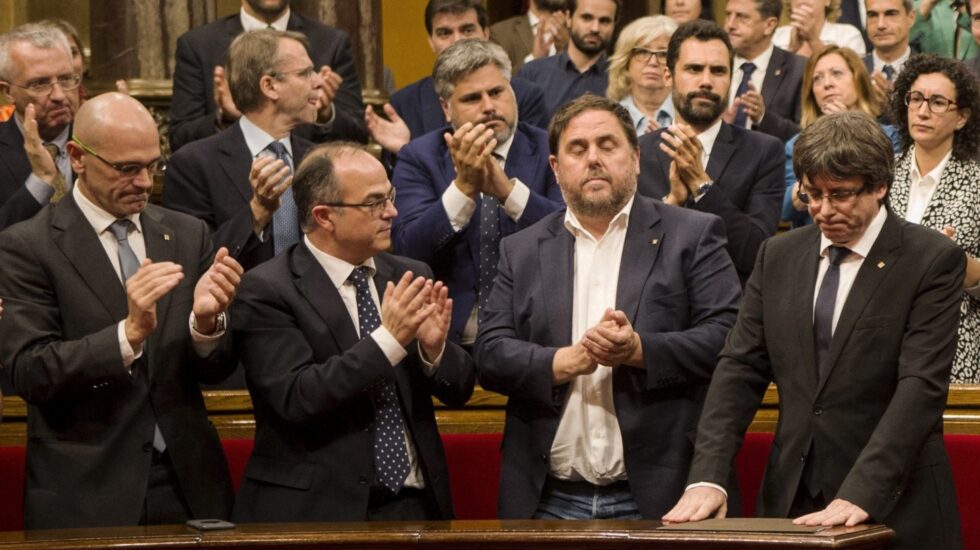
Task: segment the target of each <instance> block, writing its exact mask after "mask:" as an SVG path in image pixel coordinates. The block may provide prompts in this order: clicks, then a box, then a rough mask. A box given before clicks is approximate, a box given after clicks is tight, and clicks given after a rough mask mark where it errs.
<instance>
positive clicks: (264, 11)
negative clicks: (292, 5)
mask: <svg viewBox="0 0 980 550" xmlns="http://www.w3.org/2000/svg"><path fill="white" fill-rule="evenodd" d="M245 1H246V2H248V5H249V7H251V8H252V10H254V11H255V13H258V14H261V15H262V16H264V17H266V18H270V19H271V18H273V17H279V16H280V15H282V12H284V11H285V10H286V8H288V7H289V0H245Z"/></svg>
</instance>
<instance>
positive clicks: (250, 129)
mask: <svg viewBox="0 0 980 550" xmlns="http://www.w3.org/2000/svg"><path fill="white" fill-rule="evenodd" d="M238 124H239V127H240V128H241V129H242V135H243V136H244V137H245V145H246V146H247V147H248V151H249V152H250V153H252V156H253V157H257V156H259V153H261V152H262V151H265V150H266V148H267V147H269V144H270V143H272V142H273V141H278V142H279V143H282V144H283V145H284V146H285V147H286V152H287V153H289V157H290V158H295V157H293V145H292V143H290V140H289V135H286V137H284V138H282V139H279V140H276V138H274V137H272V136H271V135H269V133H268V132H266V131H265V130H263V129H262V128H259V127H258V126H256V125H255V123H254V122H252V121H251V120H249V119H248V115H242V117H241V118H239V119H238Z"/></svg>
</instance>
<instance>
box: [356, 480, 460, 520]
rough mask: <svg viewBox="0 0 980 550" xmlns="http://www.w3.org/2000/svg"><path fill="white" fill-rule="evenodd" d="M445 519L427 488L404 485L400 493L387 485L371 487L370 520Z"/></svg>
mask: <svg viewBox="0 0 980 550" xmlns="http://www.w3.org/2000/svg"><path fill="white" fill-rule="evenodd" d="M440 519H445V518H442V517H441V516H440V514H439V508H438V507H437V506H436V503H435V501H434V500H433V498H432V497H431V496H430V495H429V492H428V491H426V490H425V489H413V488H410V487H402V489H401V490H400V491H398V494H395V493H392V492H391V491H390V490H388V488H387V487H379V486H376V487H371V496H370V498H369V499H368V510H367V520H368V521H434V520H440Z"/></svg>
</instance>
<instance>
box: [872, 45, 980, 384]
mask: <svg viewBox="0 0 980 550" xmlns="http://www.w3.org/2000/svg"><path fill="white" fill-rule="evenodd" d="M891 109H892V115H893V116H894V118H895V122H896V124H897V125H898V134H899V137H900V139H901V144H902V154H901V155H900V156H899V157H898V159H897V161H896V163H895V181H894V182H893V183H892V188H891V191H890V192H889V195H888V203H889V205H890V206H891V209H892V211H893V212H894V213H895V214H896V215H897V216H901V217H903V218H905V219H906V220H908V221H910V222H914V223H918V224H921V225H924V226H926V227H931V228H933V229H936V230H937V231H942V232H943V233H945V234H946V235H947V236H949V237H950V238H952V239H953V240H955V241H956V243H957V244H959V245H960V246H961V247H962V248H963V250H964V251H965V252H966V259H967V264H966V278H965V279H964V281H963V286H964V289H965V291H964V293H963V302H962V304H961V305H960V328H959V343H958V344H957V347H956V359H955V361H954V363H953V373H952V375H951V377H950V381H951V382H953V383H970V384H975V383H978V382H980V260H978V259H977V256H978V255H980V187H978V184H980V164H978V163H977V162H976V161H975V160H973V157H974V155H975V154H976V153H977V146H978V144H980V89H978V85H977V81H976V79H975V78H974V77H973V75H972V73H970V71H969V70H968V69H967V68H966V66H965V65H963V63H961V62H959V61H956V60H953V59H948V58H945V57H939V56H937V55H933V54H928V55H914V56H912V58H911V59H909V60H908V61H907V62H906V63H905V67H904V68H903V69H902V72H901V73H899V75H898V78H897V79H896V80H895V89H894V92H893V94H892V99H891Z"/></svg>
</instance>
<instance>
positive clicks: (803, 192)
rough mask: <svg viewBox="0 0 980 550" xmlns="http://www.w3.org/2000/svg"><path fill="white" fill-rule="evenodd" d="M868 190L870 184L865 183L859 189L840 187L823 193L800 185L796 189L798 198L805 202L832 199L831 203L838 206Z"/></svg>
mask: <svg viewBox="0 0 980 550" xmlns="http://www.w3.org/2000/svg"><path fill="white" fill-rule="evenodd" d="M867 190H868V186H867V185H864V186H861V187H859V188H858V189H838V190H836V191H831V192H830V193H823V192H821V191H818V190H816V189H813V188H810V189H807V188H806V187H804V186H802V185H801V186H800V187H799V189H798V190H797V191H796V196H797V198H799V199H800V202H802V203H803V204H820V203H822V202H823V201H825V200H827V201H830V204H831V205H833V206H837V205H840V204H847V203H850V202H851V201H853V200H854V197H856V196H858V195H860V194H861V193H864V192H865V191H867Z"/></svg>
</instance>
